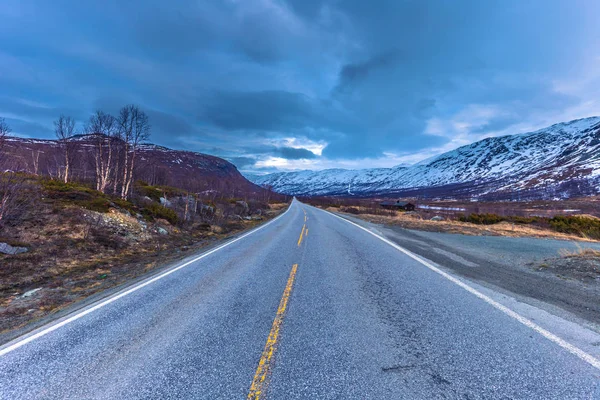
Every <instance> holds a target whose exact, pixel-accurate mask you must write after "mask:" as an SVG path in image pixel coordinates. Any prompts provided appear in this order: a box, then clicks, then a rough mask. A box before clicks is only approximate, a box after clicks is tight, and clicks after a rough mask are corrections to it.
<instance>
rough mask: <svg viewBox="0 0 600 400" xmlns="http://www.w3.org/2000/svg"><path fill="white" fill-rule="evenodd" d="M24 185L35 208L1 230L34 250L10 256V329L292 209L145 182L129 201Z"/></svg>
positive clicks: (0, 291)
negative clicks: (200, 193)
mask: <svg viewBox="0 0 600 400" xmlns="http://www.w3.org/2000/svg"><path fill="white" fill-rule="evenodd" d="M20 182H22V185H26V187H27V191H26V192H24V193H25V194H26V196H25V197H26V198H27V199H30V200H31V199H35V202H30V203H27V204H28V205H27V206H23V207H21V205H19V207H18V210H17V209H15V208H12V209H11V212H9V213H7V214H6V215H8V216H9V217H10V218H9V217H5V218H3V222H4V223H3V224H2V227H1V228H0V242H2V243H7V244H9V245H11V246H21V247H25V248H27V249H28V251H27V252H25V253H21V254H13V255H10V254H1V253H0V265H1V268H0V321H1V322H0V331H5V330H8V329H14V328H16V327H19V326H22V325H24V324H26V323H28V322H30V321H32V320H35V319H38V318H40V317H43V316H46V315H48V314H49V313H52V312H55V311H57V310H59V309H62V308H64V307H65V306H66V305H68V304H71V303H73V302H75V301H77V300H80V299H82V298H85V297H87V296H89V295H91V294H93V293H97V292H99V291H101V290H104V289H106V288H110V287H112V286H115V285H118V284H121V283H123V282H126V281H127V280H129V279H132V278H134V277H137V276H140V275H142V274H144V273H146V272H148V271H151V270H153V269H155V268H157V267H159V266H161V265H164V264H165V263H168V262H170V261H174V260H177V259H179V258H182V257H184V256H186V255H188V254H191V253H192V252H195V251H198V249H200V248H202V247H203V246H206V245H209V244H211V243H213V242H215V241H218V240H220V239H223V238H225V237H227V236H228V235H231V234H234V233H237V232H240V231H242V230H245V229H249V228H252V227H254V226H256V224H258V223H260V222H261V221H263V220H266V219H270V218H272V217H274V216H275V215H277V214H279V213H281V212H282V211H283V210H284V209H285V207H286V206H287V204H279V203H275V204H268V203H265V202H258V201H254V200H252V199H234V198H218V197H214V196H213V197H211V198H210V199H206V198H203V197H202V196H200V195H197V194H193V193H189V192H186V191H184V190H180V189H177V188H172V187H159V186H151V185H148V184H146V183H144V182H138V183H136V184H135V185H134V186H135V187H134V189H133V192H132V194H131V195H130V197H129V199H128V200H125V199H122V198H120V196H111V195H107V194H104V193H102V192H99V191H96V190H94V189H92V188H91V187H90V186H88V185H85V184H80V183H75V182H68V183H65V182H64V180H52V179H47V178H39V177H35V176H23V177H22V180H21V181H20ZM20 187H21V188H23V187H24V186H20ZM0 189H1V188H0ZM17 211H18V213H17Z"/></svg>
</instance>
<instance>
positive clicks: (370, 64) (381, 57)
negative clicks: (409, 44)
mask: <svg viewBox="0 0 600 400" xmlns="http://www.w3.org/2000/svg"><path fill="white" fill-rule="evenodd" d="M399 58H400V54H399V52H397V51H391V52H387V53H384V54H378V55H376V56H374V57H372V58H370V59H369V60H367V61H365V62H359V63H354V64H346V65H344V66H343V67H342V69H341V70H340V74H339V83H338V85H337V86H336V90H337V91H343V90H344V89H346V88H348V87H349V86H352V85H353V84H354V83H356V82H359V81H361V80H364V79H366V78H368V76H369V73H370V72H372V71H373V70H376V69H378V68H384V67H392V66H393V65H394V63H395V62H396V61H397V60H399Z"/></svg>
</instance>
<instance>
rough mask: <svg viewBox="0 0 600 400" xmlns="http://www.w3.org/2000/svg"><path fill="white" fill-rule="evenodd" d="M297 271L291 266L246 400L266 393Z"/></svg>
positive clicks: (259, 397) (295, 266)
mask: <svg viewBox="0 0 600 400" xmlns="http://www.w3.org/2000/svg"><path fill="white" fill-rule="evenodd" d="M297 269H298V264H294V265H293V266H292V270H291V271H290V276H289V277H288V280H287V285H285V290H284V291H283V295H282V296H281V300H280V301H279V308H278V309H277V314H275V319H274V320H273V325H272V326H271V332H269V337H268V338H267V343H266V344H265V348H264V350H263V352H262V356H261V357H260V361H259V362H258V367H257V368H256V373H255V374H254V379H253V380H252V384H251V385H250V392H249V393H248V399H256V400H258V399H261V398H262V395H264V394H265V393H266V390H267V387H268V386H269V379H270V376H271V368H272V366H273V361H274V358H273V357H274V356H275V353H276V352H277V343H278V340H279V332H280V331H281V325H283V318H284V316H285V310H286V308H287V303H288V301H289V299H290V295H291V294H292V288H293V286H294V280H295V279H296V270H297Z"/></svg>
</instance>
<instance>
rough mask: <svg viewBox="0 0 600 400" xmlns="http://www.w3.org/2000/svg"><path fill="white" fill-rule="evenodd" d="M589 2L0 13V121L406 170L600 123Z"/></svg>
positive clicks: (38, 5)
mask: <svg viewBox="0 0 600 400" xmlns="http://www.w3.org/2000/svg"><path fill="white" fill-rule="evenodd" d="M598 15H600V2H598V1H597V0H588V1H586V0H570V1H567V0H527V1H524V0H514V1H512V0H472V1H463V0H452V1H451V0H439V1H434V0H431V1H422V0H415V1H405V0H390V1H364V0H349V1H341V0H338V1H333V0H332V1H327V0H325V1H314V0H221V1H217V0H214V1H213V0H203V1H188V0H178V1H168V2H167V1H158V0H143V1H142V0H140V1H121V0H102V1H76V0H73V1H66V0H52V1H46V0H28V1H19V0H2V1H1V2H0V19H1V21H2V23H0V88H1V90H0V116H3V117H5V118H6V120H7V122H8V123H9V124H10V125H11V127H12V128H13V131H14V133H16V134H18V135H20V136H27V137H43V138H50V137H52V136H53V132H52V121H53V120H54V119H55V118H56V117H57V116H58V115H60V114H61V113H63V114H67V115H71V116H73V117H75V118H76V119H77V120H78V121H80V123H81V124H83V121H85V120H86V119H87V118H88V116H89V114H90V113H91V112H93V111H94V110H96V109H102V110H105V111H108V112H116V111H117V110H118V108H119V107H120V106H121V105H124V104H126V103H136V104H139V105H140V106H142V107H143V108H144V109H145V110H146V111H147V112H148V114H149V115H150V118H151V122H152V125H153V130H152V141H153V142H156V143H160V144H163V145H166V146H169V147H173V148H178V149H188V150H194V151H201V152H205V153H210V154H215V155H218V156H222V157H225V158H227V159H229V160H230V161H232V162H234V163H235V164H236V165H237V166H238V168H240V169H241V170H243V171H250V172H269V171H274V170H292V169H321V168H331V167H342V168H363V167H375V166H393V165H397V164H400V163H413V162H415V161H419V160H421V159H423V158H426V157H430V156H432V155H435V154H439V153H440V152H443V151H446V150H450V149H453V148H455V147H458V146H460V145H463V144H466V143H470V142H472V141H475V140H477V139H480V138H483V137H486V136H491V135H500V134H509V133H518V132H524V131H529V130H534V129H537V128H541V127H544V126H547V125H550V124H552V123H555V122H561V121H566V120H571V119H575V118H580V117H586V116H592V115H600V24H598Z"/></svg>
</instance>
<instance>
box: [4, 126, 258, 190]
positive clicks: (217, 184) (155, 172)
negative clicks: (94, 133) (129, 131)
mask: <svg viewBox="0 0 600 400" xmlns="http://www.w3.org/2000/svg"><path fill="white" fill-rule="evenodd" d="M75 141H76V146H75V148H76V153H77V156H76V157H75V160H74V171H73V172H72V174H73V176H74V177H75V178H76V179H79V180H83V181H87V180H90V179H92V178H93V174H94V166H93V165H92V162H93V157H92V156H91V155H90V154H85V153H91V152H92V151H93V146H94V145H93V138H92V137H91V136H90V135H80V136H77V137H76V138H75ZM3 152H4V157H2V160H3V163H2V164H3V165H2V168H3V169H4V170H13V171H24V172H28V173H33V174H36V175H38V174H39V175H48V176H57V175H58V169H59V168H61V167H60V166H62V165H63V164H62V153H61V150H60V148H59V146H58V143H57V142H56V141H54V140H39V139H23V138H17V137H9V138H7V139H6V143H5V146H4V149H3ZM136 163H137V167H136V170H135V176H136V179H140V180H143V181H146V182H148V183H150V184H153V185H170V186H175V187H178V188H182V189H186V190H190V191H194V192H203V191H211V190H212V191H216V192H218V193H221V194H224V195H231V196H233V197H235V196H236V195H237V196H239V195H242V194H253V193H259V192H261V191H262V190H263V189H261V188H260V187H258V186H256V185H255V184H253V183H251V182H250V181H248V180H247V179H246V178H244V177H243V176H242V175H241V174H240V172H239V171H238V170H237V168H236V167H235V166H234V165H233V164H231V163H230V162H228V161H225V160H223V159H221V158H218V157H214V156H210V155H207V154H202V153H196V152H191V151H181V150H172V149H169V148H166V147H162V146H157V145H154V144H145V145H142V146H141V148H140V149H139V152H138V158H137V160H136Z"/></svg>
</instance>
